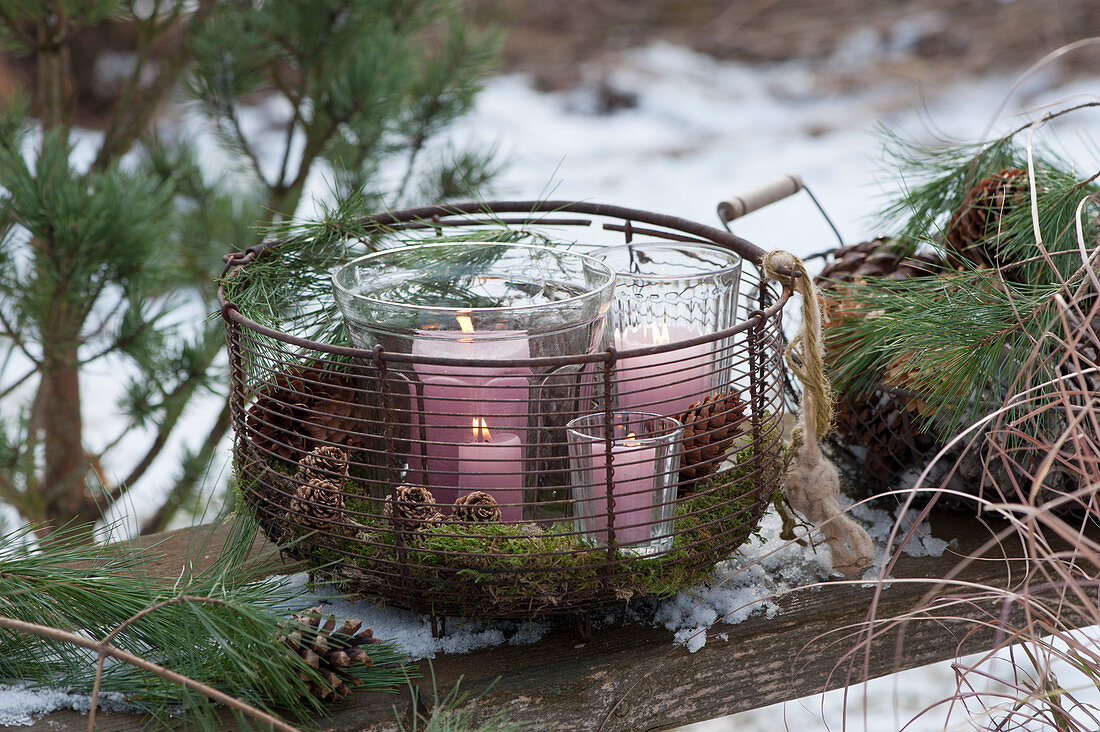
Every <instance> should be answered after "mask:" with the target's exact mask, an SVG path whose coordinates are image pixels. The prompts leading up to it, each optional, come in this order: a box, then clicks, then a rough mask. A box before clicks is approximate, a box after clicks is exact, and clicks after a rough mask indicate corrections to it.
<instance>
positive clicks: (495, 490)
mask: <svg viewBox="0 0 1100 732" xmlns="http://www.w3.org/2000/svg"><path fill="white" fill-rule="evenodd" d="M471 425H472V427H473V429H472V433H473V437H474V441H473V442H471V443H469V444H468V445H460V446H459V448H458V486H459V488H461V489H462V490H463V491H485V492H486V493H489V494H491V495H492V496H493V498H495V499H497V503H499V504H500V513H501V518H503V519H504V520H505V521H522V520H523V446H522V440H520V439H519V435H516V434H512V433H511V432H501V431H500V430H496V431H490V430H489V428H488V426H487V425H486V423H485V420H484V419H482V418H480V417H474V418H473V420H472V422H471Z"/></svg>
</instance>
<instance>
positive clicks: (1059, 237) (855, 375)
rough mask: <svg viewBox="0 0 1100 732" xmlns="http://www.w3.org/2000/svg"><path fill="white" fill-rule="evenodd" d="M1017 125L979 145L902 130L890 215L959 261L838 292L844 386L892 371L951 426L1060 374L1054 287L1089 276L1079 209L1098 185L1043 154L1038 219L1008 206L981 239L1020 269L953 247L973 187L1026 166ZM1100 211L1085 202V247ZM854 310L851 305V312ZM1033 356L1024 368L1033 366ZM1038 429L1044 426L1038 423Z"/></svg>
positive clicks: (917, 238)
mask: <svg viewBox="0 0 1100 732" xmlns="http://www.w3.org/2000/svg"><path fill="white" fill-rule="evenodd" d="M1017 136H1018V132H1017V133H1013V134H1012V135H1008V136H1005V137H1002V138H999V139H996V140H993V141H991V142H988V143H986V144H982V145H957V146H947V147H944V146H921V145H916V144H914V143H907V142H902V141H897V140H895V141H894V142H895V146H894V149H893V152H894V155H895V159H896V161H897V163H898V165H899V167H898V174H899V176H900V177H901V178H902V179H903V180H905V181H907V182H909V183H910V184H911V185H910V187H908V189H907V190H906V192H905V193H904V194H903V196H902V197H901V198H899V199H898V200H897V201H895V202H893V203H891V204H890V205H889V206H888V207H887V208H886V209H885V212H884V214H883V220H884V221H885V222H886V223H887V224H888V225H890V226H891V227H893V228H894V229H895V230H896V231H898V232H899V238H900V240H901V241H902V242H904V243H907V244H908V246H909V247H910V248H911V249H913V250H915V249H916V248H918V247H924V248H930V249H933V250H935V251H938V252H939V253H940V254H942V255H943V256H944V258H945V260H947V261H950V262H952V264H954V265H955V271H949V272H946V273H944V274H942V275H940V276H936V277H916V278H912V279H910V280H907V281H902V282H898V281H893V280H889V279H885V278H866V281H863V282H859V283H855V284H850V285H849V284H845V285H844V287H842V288H838V289H837V290H836V291H835V292H834V293H833V294H832V296H833V297H835V298H837V301H838V304H839V305H840V306H841V307H842V308H843V313H844V317H840V318H837V319H836V322H835V323H834V325H833V326H832V327H831V331H832V333H831V340H830V344H831V345H830V348H831V353H830V363H831V365H832V369H833V373H832V376H833V378H834V381H835V382H836V385H837V386H838V388H840V389H841V390H843V391H847V390H851V391H853V392H856V393H858V392H862V391H868V390H871V389H874V388H876V387H879V386H881V385H882V384H883V382H884V381H885V382H887V383H888V384H889V382H890V381H893V382H895V385H896V383H897V382H899V381H900V382H903V383H904V388H905V390H906V391H907V392H908V393H910V394H911V395H916V396H917V397H918V398H919V400H920V402H921V403H922V405H923V406H922V408H921V410H920V416H921V417H922V418H923V419H924V420H925V423H926V425H929V426H930V425H931V424H933V423H934V424H935V425H936V427H937V429H938V430H940V431H941V433H942V434H947V435H949V434H954V433H955V432H956V431H958V430H959V429H961V428H962V427H964V426H966V425H968V424H971V423H972V422H974V421H975V420H977V419H978V418H979V417H981V416H982V415H984V414H987V413H988V412H990V411H991V410H992V409H995V408H997V407H998V406H1000V405H1001V404H1002V403H1003V401H1004V399H1005V397H1006V396H1008V395H1009V394H1011V393H1017V392H1020V391H1023V390H1025V389H1028V388H1031V387H1036V386H1038V385H1040V384H1042V383H1044V382H1046V381H1049V380H1050V379H1052V378H1054V377H1056V376H1057V370H1058V368H1059V365H1058V364H1059V359H1058V358H1057V356H1058V354H1059V349H1060V348H1062V347H1063V344H1061V342H1060V341H1059V340H1058V339H1056V338H1052V337H1050V333H1051V331H1052V329H1053V328H1054V326H1055V323H1056V321H1057V319H1058V317H1059V316H1058V311H1057V309H1056V301H1055V296H1056V295H1059V294H1060V295H1062V296H1063V297H1069V298H1070V299H1072V293H1073V292H1075V291H1076V290H1077V288H1078V286H1079V285H1080V284H1081V283H1082V282H1084V277H1085V276H1086V274H1085V273H1084V271H1083V270H1082V268H1081V259H1080V253H1079V243H1078V239H1077V236H1076V233H1075V221H1076V217H1075V212H1076V209H1077V206H1078V204H1079V203H1080V202H1081V200H1082V199H1084V198H1087V197H1090V196H1094V195H1095V194H1096V193H1097V187H1096V186H1095V185H1094V184H1093V183H1092V181H1091V180H1086V179H1083V178H1082V177H1081V176H1080V175H1079V174H1077V173H1075V172H1074V171H1073V170H1072V169H1071V168H1070V166H1069V165H1068V164H1067V163H1066V162H1065V161H1061V160H1058V159H1056V158H1054V157H1051V156H1045V157H1043V156H1039V155H1036V156H1034V158H1035V164H1034V166H1033V173H1034V176H1035V182H1036V188H1037V191H1036V194H1037V211H1038V222H1039V224H1038V225H1039V229H1040V231H1041V232H1042V241H1043V244H1044V246H1045V249H1046V252H1047V256H1044V255H1043V254H1042V253H1041V252H1040V250H1039V249H1038V247H1037V246H1036V237H1035V232H1034V229H1033V223H1032V211H1031V207H1030V205H1028V204H1027V203H1024V204H1023V205H1017V206H1014V207H1011V208H1010V209H1009V210H1008V211H1007V212H1006V213H1005V215H1003V216H1001V217H1000V219H999V223H998V226H997V229H996V231H992V232H988V233H987V238H986V240H985V243H984V245H983V246H986V247H987V248H988V249H989V250H992V251H996V252H998V258H999V259H1002V260H1003V261H1006V262H1012V263H1014V265H1015V269H1014V270H1013V274H1012V276H1011V277H1005V276H1003V272H999V271H998V270H996V269H983V268H980V267H978V266H976V265H973V264H971V263H969V262H965V261H960V258H959V257H957V256H956V257H954V258H952V256H951V253H950V252H949V251H948V250H947V247H946V244H945V241H944V228H945V227H946V225H947V223H948V221H949V219H950V217H951V216H952V214H953V213H954V212H955V211H957V210H958V209H959V207H960V205H961V204H962V201H963V198H964V197H965V195H966V193H967V191H969V190H970V188H971V187H972V186H973V185H974V184H975V183H977V182H978V181H979V180H981V179H982V178H984V177H986V176H990V175H994V174H996V173H997V172H998V171H1000V170H1002V169H1004V168H1020V169H1027V168H1028V161H1027V155H1026V151H1025V150H1024V149H1023V148H1022V146H1021V144H1020V142H1019V140H1018V139H1017ZM1094 218H1095V211H1093V213H1088V211H1086V214H1085V220H1084V231H1085V242H1084V243H1085V247H1086V248H1087V249H1093V248H1095V246H1096V238H1097V225H1096V222H1095V220H1094ZM849 316H850V317H849ZM1025 363H1026V364H1027V368H1026V369H1025V368H1024V366H1025ZM1036 429H1039V430H1041V429H1045V426H1044V425H1036Z"/></svg>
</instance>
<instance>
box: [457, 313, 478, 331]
mask: <svg viewBox="0 0 1100 732" xmlns="http://www.w3.org/2000/svg"><path fill="white" fill-rule="evenodd" d="M455 320H457V321H458V327H459V328H461V329H462V332H463V333H473V332H474V321H473V320H472V319H471V318H470V316H469V315H456V316H455Z"/></svg>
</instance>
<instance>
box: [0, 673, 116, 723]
mask: <svg viewBox="0 0 1100 732" xmlns="http://www.w3.org/2000/svg"><path fill="white" fill-rule="evenodd" d="M91 706H92V698H91V696H89V695H87V694H72V693H70V692H67V691H56V690H54V689H37V688H31V687H28V686H25V685H23V684H0V727H31V726H33V725H34V723H35V721H36V719H37V718H38V717H40V716H41V715H43V714H49V713H50V712H56V711H58V710H60V709H72V710H75V711H77V712H84V713H86V712H87V711H88V710H89V709H91ZM125 708H126V705H125V704H124V703H123V701H122V695H121V694H111V693H100V695H99V704H98V705H97V709H98V710H100V711H104V712H110V711H119V710H122V709H125Z"/></svg>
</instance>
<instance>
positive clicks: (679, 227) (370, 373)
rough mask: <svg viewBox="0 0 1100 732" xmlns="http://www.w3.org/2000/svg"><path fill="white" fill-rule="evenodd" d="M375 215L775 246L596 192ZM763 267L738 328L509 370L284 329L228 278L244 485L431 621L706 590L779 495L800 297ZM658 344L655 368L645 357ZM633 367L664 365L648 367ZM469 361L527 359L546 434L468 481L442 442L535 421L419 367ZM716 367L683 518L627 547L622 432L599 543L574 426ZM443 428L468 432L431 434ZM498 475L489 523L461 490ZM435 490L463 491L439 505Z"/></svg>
mask: <svg viewBox="0 0 1100 732" xmlns="http://www.w3.org/2000/svg"><path fill="white" fill-rule="evenodd" d="M371 221H372V222H373V223H375V224H377V225H378V226H379V227H380V229H381V230H384V231H385V232H387V233H390V232H397V231H400V232H402V236H404V237H407V236H409V234H410V233H415V232H418V231H423V232H425V233H426V234H427V235H431V234H432V233H438V232H442V231H443V230H451V229H452V228H454V227H466V228H475V227H480V226H486V225H490V226H499V225H501V224H505V225H510V226H520V227H524V228H525V229H532V230H540V231H560V230H563V229H564V230H567V231H569V230H578V229H583V230H584V231H583V233H584V235H585V236H586V237H590V236H591V237H592V238H595V237H594V236H593V235H594V234H595V233H597V232H610V235H612V236H615V237H616V238H617V239H618V241H619V242H624V241H625V242H626V243H630V242H631V241H634V240H635V238H636V237H645V238H646V240H648V241H668V242H689V243H690V242H699V243H707V244H717V245H719V246H723V247H728V248H730V249H733V250H734V251H736V252H737V253H738V254H740V255H741V256H742V257H744V259H745V262H746V264H749V265H756V264H757V263H758V262H759V260H760V257H761V256H762V254H763V252H762V251H761V250H759V249H758V248H757V247H755V246H753V245H752V244H750V243H749V242H746V241H745V240H743V239H740V238H739V237H736V236H734V235H733V234H730V233H728V232H724V231H721V230H718V229H716V228H713V227H709V226H705V225H703V224H699V223H695V222H691V221H687V220H684V219H679V218H675V217H670V216H664V215H661V214H655V213H651V212H645V211H638V210H633V209H626V208H620V207H615V206H607V205H602V204H592V203H570V202H554V201H551V202H530V201H524V202H497V203H484V202H481V203H476V204H468V205H448V206H438V207H426V208H419V209H409V210H405V211H399V212H392V213H386V214H379V215H377V216H374V217H371ZM597 227H598V228H597ZM278 247H279V244H278V242H272V243H266V244H264V245H260V246H259V247H254V248H253V249H251V250H248V251H246V252H243V253H240V254H237V255H230V256H229V257H228V258H227V265H226V277H234V276H239V275H240V273H241V272H242V271H245V270H247V268H248V266H249V265H250V264H251V263H252V262H254V261H256V260H257V259H258V258H260V257H267V256H278ZM758 271H759V270H758V269H757V268H756V267H755V266H748V267H745V271H744V272H743V274H742V288H741V292H742V294H741V296H740V301H739V303H738V306H737V307H738V318H737V323H736V325H734V326H733V327H732V328H729V329H726V330H724V331H722V332H720V333H714V334H710V335H705V336H701V337H699V338H696V339H692V340H691V341H687V342H682V343H672V344H666V345H655V346H652V347H647V348H640V349H633V350H631V351H627V352H622V353H620V352H617V351H616V350H615V349H614V348H606V349H605V350H602V351H598V352H596V353H590V354H585V355H571V356H543V357H538V358H527V359H514V360H507V359H506V360H499V361H494V362H493V363H492V364H491V366H489V365H486V364H484V363H477V362H471V361H464V360H462V359H453V358H451V359H448V358H442V357H430V356H426V355H421V354H417V355H412V354H404V353H391V352H387V351H385V350H384V349H383V348H382V347H381V346H378V347H376V348H374V349H373V350H363V349H357V348H350V347H347V346H342V345H334V344H327V343H320V342H315V341H311V340H308V339H304V338H301V337H299V336H296V335H292V334H289V333H284V332H280V331H279V330H276V329H273V328H270V327H268V326H265V325H261V324H259V323H257V322H255V321H254V320H252V319H250V318H248V317H246V316H245V315H244V314H243V313H242V312H241V311H240V309H239V308H238V307H237V305H236V304H234V303H232V302H229V301H228V300H227V299H226V296H225V289H224V285H223V288H222V290H221V299H222V315H223V318H224V321H225V326H226V329H227V336H228V351H229V362H230V383H231V406H232V418H233V425H234V428H235V434H236V436H235V442H234V459H235V467H236V478H237V484H238V486H239V489H240V492H241V495H242V497H243V499H244V500H245V501H246V502H247V504H248V505H249V506H250V507H251V509H252V510H253V511H254V512H255V513H256V515H257V517H258V518H259V520H260V523H261V526H262V527H263V528H264V531H265V533H266V534H267V535H268V537H269V538H270V539H271V540H272V541H273V542H275V543H276V544H278V545H280V546H281V547H282V548H283V549H284V551H286V552H287V553H288V554H290V555H292V556H294V557H296V558H300V559H303V560H305V561H307V562H308V563H309V564H310V565H311V566H312V567H314V568H315V570H314V571H316V572H318V573H319V574H320V575H322V576H323V577H324V578H325V579H327V580H329V581H332V582H334V583H336V584H337V585H338V586H340V587H341V588H343V589H344V590H346V591H349V592H353V593H355V594H359V595H364V596H369V597H374V598H380V599H382V600H384V601H387V602H390V603H393V604H396V605H399V606H403V607H406V608H409V609H412V610H415V611H418V612H423V613H429V614H431V615H432V616H433V618H434V617H445V616H448V615H450V616H467V617H497V618H528V617H534V616H540V615H550V614H558V613H579V612H583V611H587V610H591V609H594V608H597V607H601V606H606V605H610V604H615V603H621V602H623V601H626V600H630V599H632V598H637V597H641V596H645V595H651V594H667V593H671V592H674V591H675V590H677V589H680V588H682V587H685V586H689V585H691V584H694V583H696V582H698V581H700V580H702V579H704V578H705V577H706V576H707V574H708V573H709V571H710V569H711V568H712V567H713V566H714V565H715V564H716V563H717V562H718V561H721V560H722V559H724V558H726V557H728V556H729V555H730V554H731V553H732V552H733V551H734V550H735V549H736V548H737V547H738V546H740V545H741V544H742V543H744V542H745V541H747V540H748V539H749V538H750V536H751V535H752V534H753V532H754V531H755V530H756V527H757V526H758V524H759V521H760V518H761V516H762V515H763V512H764V511H765V509H766V507H767V505H768V503H769V502H770V500H771V498H772V496H773V494H774V492H775V491H776V489H777V488H778V485H779V479H780V473H781V469H782V460H781V445H782V430H781V421H782V417H783V410H784V403H783V393H782V378H783V377H782V362H781V356H780V352H781V346H782V338H783V336H782V324H781V318H782V309H783V306H784V304H785V303H786V301H787V298H788V296H789V289H787V288H782V289H781V288H779V287H777V286H776V285H775V284H774V283H768V282H763V281H761V278H760V276H759V274H758ZM699 344H707V346H708V348H709V349H711V352H712V354H713V357H709V356H708V357H707V358H706V359H705V360H701V359H700V358H699V356H698V353H699V351H698V349H696V350H694V351H692V350H691V347H692V346H697V345H699ZM677 351H680V352H681V353H682V354H683V356H684V358H679V357H678V356H677ZM645 356H656V357H658V358H657V360H648V361H645V360H643V359H638V357H645ZM631 358H633V359H635V360H634V364H639V363H645V364H646V365H645V366H644V367H642V366H638V365H633V366H632V365H630V363H629V359H631ZM624 362H625V363H624ZM655 363H656V364H660V366H658V367H655V366H654V365H653V364H655ZM456 366H458V367H463V368H471V367H475V366H476V367H480V368H482V369H484V370H485V373H484V374H483V375H484V376H486V377H489V376H492V375H493V374H494V373H514V372H515V370H516V369H525V370H527V371H528V372H529V373H530V374H531V376H530V377H529V378H528V383H529V385H530V387H529V388H528V389H525V390H524V391H525V392H526V396H525V398H523V399H522V401H523V402H524V404H523V406H522V410H523V411H525V412H526V415H527V425H528V426H527V428H525V429H518V430H513V432H515V433H517V434H519V436H520V437H521V439H520V440H519V441H518V443H517V444H515V445H514V447H515V449H516V450H518V451H519V452H518V454H519V455H521V458H520V460H519V462H518V463H517V462H516V460H515V459H514V458H515V455H516V454H517V453H516V452H514V451H513V452H509V453H507V454H508V455H509V456H511V457H510V458H508V459H505V458H500V459H499V460H496V459H494V458H493V457H491V456H490V457H481V458H480V461H479V462H475V463H473V465H474V466H475V468H476V467H478V466H480V468H482V470H481V471H480V473H483V474H477V473H478V472H479V471H476V470H475V471H465V472H462V471H460V474H459V475H457V476H456V475H454V474H450V473H449V470H450V469H453V468H454V467H455V462H454V461H451V462H449V463H448V462H445V461H444V462H441V461H433V460H431V459H430V458H431V457H432V455H438V454H440V451H441V450H442V451H443V452H445V453H446V454H447V455H450V456H453V455H454V454H455V452H456V451H460V452H461V451H463V450H467V449H469V448H468V446H469V445H470V444H472V443H471V438H468V437H462V436H459V435H460V434H461V433H460V432H459V430H460V429H462V428H464V429H465V430H466V431H467V433H468V432H469V431H470V430H471V428H472V429H473V431H474V439H475V440H476V438H477V431H476V430H477V421H476V420H477V419H478V418H482V419H485V420H486V421H487V422H488V423H490V424H492V423H494V422H496V423H499V422H500V419H501V418H503V417H507V416H509V415H514V414H515V413H516V412H517V405H516V401H517V399H521V397H518V396H517V392H516V390H515V389H504V390H500V392H499V393H494V392H493V390H492V389H487V388H484V386H483V383H484V382H483V381H477V382H476V383H477V384H480V385H474V384H468V385H463V384H462V383H457V384H455V385H454V386H453V387H451V389H450V390H449V391H448V394H447V397H446V398H444V399H441V398H439V396H438V395H436V396H435V397H434V398H431V399H426V398H425V393H424V389H425V384H424V383H423V380H422V379H421V378H419V374H421V373H423V371H424V369H428V368H443V367H456ZM643 368H644V378H641V377H640V376H639V374H640V373H641V372H642V369H643ZM655 368H656V371H655ZM700 368H707V369H710V370H711V372H710V376H711V379H710V382H709V383H710V384H711V386H710V390H709V391H707V392H704V391H700V392H699V393H697V394H693V397H694V400H695V401H699V402H702V401H703V400H705V399H707V398H708V397H711V402H712V407H713V408H712V409H710V410H709V411H706V410H703V411H702V412H696V413H694V414H693V413H692V412H691V410H688V413H686V414H681V415H671V416H676V417H679V418H680V419H681V421H685V422H686V424H685V428H690V429H688V430H687V432H688V433H690V434H691V435H692V437H691V441H689V440H688V439H685V442H684V444H683V462H684V465H683V466H681V467H683V468H684V469H682V470H680V471H679V472H678V474H677V475H675V476H673V482H674V484H675V486H676V490H675V491H674V493H673V495H674V496H675V498H674V499H672V500H671V503H672V506H671V507H667V506H663V505H662V506H658V507H656V508H657V509H663V508H668V509H669V511H668V513H670V514H671V515H672V516H673V517H674V518H673V521H672V523H671V532H670V537H669V536H666V537H665V538H666V539H667V538H671V541H670V542H669V546H668V548H667V550H665V551H662V552H660V553H658V554H657V555H654V556H641V555H639V554H637V553H636V552H632V551H631V547H630V544H629V540H624V539H623V537H624V536H625V537H629V536H632V535H635V534H637V529H638V528H639V527H642V530H643V531H644V530H645V529H644V527H645V526H646V524H647V521H648V519H646V518H645V517H644V515H643V516H642V518H639V516H640V515H641V514H639V512H638V511H637V510H634V511H630V510H625V507H626V506H627V505H628V504H629V503H630V500H631V497H632V494H629V493H628V494H624V493H623V492H622V491H621V490H619V491H617V490H616V488H615V485H616V479H615V470H616V468H617V469H618V470H619V471H620V473H622V474H625V471H629V470H631V468H632V467H633V466H631V463H630V460H631V456H630V454H629V453H627V454H626V455H625V457H624V456H623V455H619V457H620V458H622V459H620V460H619V461H618V462H616V455H615V454H614V450H613V445H612V440H611V437H610V434H609V435H608V438H607V440H606V445H605V448H606V450H605V458H606V462H607V466H608V467H607V470H606V471H605V476H606V479H605V482H604V485H603V486H600V488H602V492H601V498H602V500H601V501H599V502H596V503H597V506H596V508H595V511H596V512H597V513H598V518H599V520H600V521H602V523H601V526H605V527H606V530H605V531H603V532H602V535H601V537H600V538H599V540H595V539H594V538H593V536H591V535H586V534H585V533H584V532H583V531H581V530H579V528H578V525H577V523H576V522H575V521H573V514H574V511H575V509H576V508H577V507H576V505H575V500H574V499H575V491H574V490H573V489H574V488H575V486H571V485H570V481H571V474H570V470H569V460H568V453H567V449H566V434H565V433H566V430H565V424H566V423H567V422H568V421H569V420H571V419H573V418H575V417H579V416H581V415H585V414H591V413H600V412H602V413H604V414H606V415H608V416H609V417H610V416H611V415H613V413H614V409H615V403H616V399H617V398H618V397H620V396H621V395H623V394H630V395H631V399H630V401H631V404H632V405H640V406H633V407H632V408H633V409H638V410H640V411H653V412H657V413H660V412H661V408H662V403H661V388H660V387H661V385H667V384H674V383H676V382H677V381H678V380H684V379H686V378H688V377H686V376H684V374H688V373H690V374H693V375H697V374H698V372H699V370H700ZM692 378H694V377H692ZM458 381H459V382H461V380H458ZM697 381H698V379H696V382H697ZM696 382H692V383H696ZM723 405H724V406H723ZM723 409H724V410H725V411H723ZM471 415H474V416H473V419H471ZM429 419H430V420H434V422H433V425H438V424H440V420H442V422H443V423H445V424H447V425H448V426H450V427H453V429H451V430H444V431H440V430H439V429H435V428H433V426H432V425H429ZM693 420H694V421H693ZM471 421H473V424H472V425H471ZM440 435H444V436H446V437H447V439H440ZM512 442H513V443H516V441H515V440H513V441H512ZM321 448H335V450H334V451H332V450H330V451H328V452H325V451H324V450H321ZM704 448H708V449H704ZM693 449H694V452H692V450H693ZM326 456H327V457H326ZM689 460H690V461H693V470H690V471H689V470H687V469H686V467H687V462H688V461H689ZM457 462H458V463H459V464H460V465H461V462H462V461H461V459H460V460H458V461H457ZM494 462H500V463H501V465H500V466H494ZM441 465H448V466H450V467H449V468H446V469H445V468H441V467H440V466H441ZM444 472H448V474H447V475H444V474H443V473H444ZM471 473H473V474H471ZM484 473H492V474H493V479H494V480H495V481H496V482H497V483H496V484H499V483H500V482H502V481H503V482H504V483H508V484H509V485H511V486H513V487H514V490H512V491H497V492H496V495H497V496H503V497H504V499H503V500H498V503H499V506H497V507H496V508H495V509H494V508H493V507H492V506H488V507H483V508H484V510H482V511H481V512H480V514H479V513H478V512H477V511H474V510H472V509H471V508H469V507H467V506H466V505H465V504H463V503H461V502H460V500H459V499H457V498H455V497H454V496H456V495H459V494H468V493H472V492H474V491H476V490H478V486H479V481H481V482H484V480H485V475H484ZM420 489H426V492H427V493H428V494H430V496H429V497H428V500H427V503H424V502H420V501H417V500H414V499H415V498H417V497H424V496H425V492H424V491H421V490H420ZM448 489H453V490H448ZM433 491H434V492H433ZM435 493H438V494H439V495H440V496H446V497H447V499H446V500H443V499H441V500H438V501H436V503H435V505H434V506H433V505H431V500H432V498H434V496H435ZM496 510H499V511H500V513H499V514H496V513H495V511H496ZM485 518H488V519H489V520H479V519H485ZM632 532H633V533H632Z"/></svg>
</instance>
